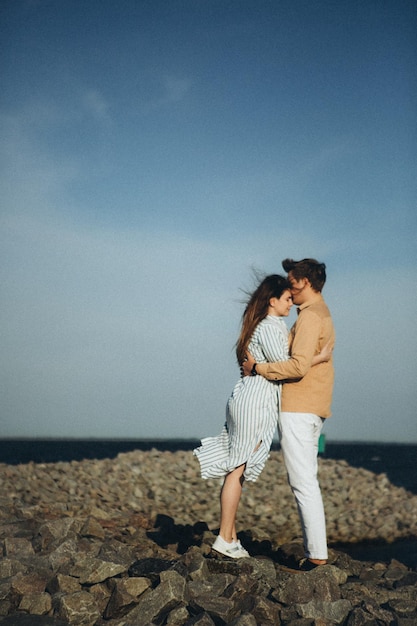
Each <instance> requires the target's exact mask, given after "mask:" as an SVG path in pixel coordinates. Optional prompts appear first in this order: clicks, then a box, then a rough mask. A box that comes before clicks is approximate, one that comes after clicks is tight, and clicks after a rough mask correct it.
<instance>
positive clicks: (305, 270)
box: [282, 259, 326, 292]
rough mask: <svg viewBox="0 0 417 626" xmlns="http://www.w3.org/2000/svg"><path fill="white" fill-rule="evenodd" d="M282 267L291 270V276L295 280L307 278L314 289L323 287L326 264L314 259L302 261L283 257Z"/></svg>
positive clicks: (319, 289)
mask: <svg viewBox="0 0 417 626" xmlns="http://www.w3.org/2000/svg"><path fill="white" fill-rule="evenodd" d="M282 267H283V268H284V270H285V271H286V272H287V274H288V273H289V272H291V276H292V277H293V278H295V280H301V279H302V278H307V279H308V280H309V281H310V284H311V286H312V288H313V289H314V291H319V292H321V290H322V289H323V287H324V283H325V282H326V266H325V264H324V263H319V262H318V261H316V259H303V260H302V261H294V260H293V259H284V260H283V262H282Z"/></svg>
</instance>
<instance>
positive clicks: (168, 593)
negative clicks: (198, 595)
mask: <svg viewBox="0 0 417 626" xmlns="http://www.w3.org/2000/svg"><path fill="white" fill-rule="evenodd" d="M160 579H161V582H160V584H159V585H158V586H157V587H156V589H153V590H152V591H147V592H145V593H144V594H142V595H141V596H140V597H139V603H138V605H137V606H136V607H135V608H134V609H133V610H132V611H130V612H129V613H128V614H127V615H126V618H125V619H126V624H130V625H132V626H146V624H149V623H151V622H155V621H158V622H159V621H161V619H162V618H164V617H165V616H167V615H168V614H169V613H170V612H171V611H172V610H173V609H175V608H177V607H178V606H180V605H185V604H186V602H185V580H184V579H183V577H182V576H180V574H178V573H177V572H175V571H162V572H161V573H160Z"/></svg>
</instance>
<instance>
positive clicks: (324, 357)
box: [317, 341, 334, 363]
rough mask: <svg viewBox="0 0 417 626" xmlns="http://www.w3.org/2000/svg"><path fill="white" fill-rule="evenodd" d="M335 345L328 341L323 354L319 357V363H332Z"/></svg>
mask: <svg viewBox="0 0 417 626" xmlns="http://www.w3.org/2000/svg"><path fill="white" fill-rule="evenodd" d="M333 348H334V343H333V342H332V341H328V342H327V343H326V345H324V346H323V347H322V349H321V352H320V353H319V354H318V355H317V358H318V359H319V360H318V361H317V363H326V362H327V361H330V359H331V358H332V354H333Z"/></svg>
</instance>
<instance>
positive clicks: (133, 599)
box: [104, 577, 151, 619]
mask: <svg viewBox="0 0 417 626" xmlns="http://www.w3.org/2000/svg"><path fill="white" fill-rule="evenodd" d="M150 586H151V581H150V580H149V579H148V578H134V577H132V578H122V579H121V580H116V581H115V585H114V589H113V592H112V594H111V597H110V600H109V601H108V604H107V606H106V610H105V611H104V617H105V618H106V619H109V618H112V617H117V616H118V615H119V616H122V615H125V614H126V613H128V612H129V610H130V609H131V608H133V607H134V606H135V605H136V604H137V603H138V601H139V596H141V595H142V594H143V593H144V592H145V591H146V590H147V589H149V588H150Z"/></svg>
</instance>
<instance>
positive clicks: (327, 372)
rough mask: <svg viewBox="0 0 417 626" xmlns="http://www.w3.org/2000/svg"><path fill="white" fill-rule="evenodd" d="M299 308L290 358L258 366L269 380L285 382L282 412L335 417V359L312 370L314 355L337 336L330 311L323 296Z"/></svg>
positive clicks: (291, 332) (291, 339) (290, 335)
mask: <svg viewBox="0 0 417 626" xmlns="http://www.w3.org/2000/svg"><path fill="white" fill-rule="evenodd" d="M317 296H318V297H315V298H314V300H313V301H312V302H306V303H304V304H303V305H301V306H300V308H299V314H298V318H297V321H296V322H295V324H294V325H293V327H292V328H291V330H290V334H289V350H290V358H289V359H288V361H280V362H279V363H258V364H257V366H256V370H257V372H259V374H261V375H262V376H265V378H268V379H269V380H281V381H284V382H285V384H284V385H283V388H282V399H281V410H282V411H291V412H296V413H314V414H315V415H319V416H320V417H330V416H331V402H332V393H333V381H334V369H333V359H331V360H330V361H328V362H327V363H319V365H315V366H312V365H311V361H312V359H313V357H314V355H316V354H318V353H319V352H320V351H321V349H322V348H323V346H324V345H325V344H326V343H327V342H328V341H329V340H331V341H332V342H334V339H335V332H334V327H333V322H332V318H331V315H330V311H329V309H328V308H327V305H326V303H325V302H324V300H323V297H322V295H321V294H317Z"/></svg>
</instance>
